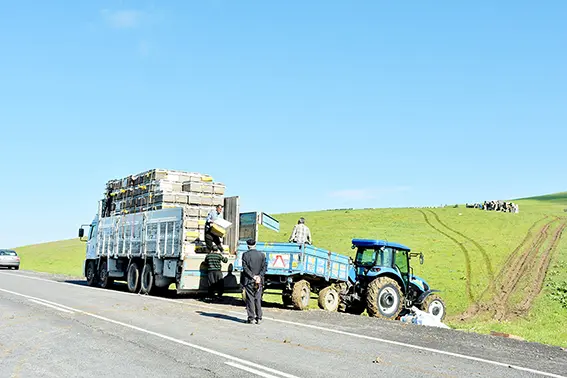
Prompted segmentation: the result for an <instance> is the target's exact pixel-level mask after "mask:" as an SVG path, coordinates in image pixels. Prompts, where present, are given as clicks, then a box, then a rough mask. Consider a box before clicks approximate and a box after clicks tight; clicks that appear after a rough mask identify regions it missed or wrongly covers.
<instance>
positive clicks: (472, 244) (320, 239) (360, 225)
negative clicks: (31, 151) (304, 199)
mask: <svg viewBox="0 0 567 378" xmlns="http://www.w3.org/2000/svg"><path fill="white" fill-rule="evenodd" d="M515 202H517V203H518V204H519V205H520V212H519V213H518V214H511V213H500V212H492V211H482V210H478V209H467V208H465V207H464V206H463V205H460V206H459V207H457V208H454V207H445V208H430V209H414V208H396V209H369V210H333V211H317V212H305V213H294V214H276V215H274V216H275V217H276V218H277V219H278V220H279V221H280V225H281V232H280V233H275V232H272V231H269V230H266V229H263V228H261V233H260V240H264V241H287V238H288V237H289V234H290V232H291V230H292V228H293V225H294V224H295V223H296V222H297V219H298V218H299V217H300V216H304V217H305V218H306V222H307V225H308V226H309V227H310V229H311V231H312V234H313V240H314V244H315V245H317V246H319V247H322V248H326V249H331V250H332V251H335V252H339V253H344V254H347V255H351V256H352V255H353V252H354V251H353V250H351V248H350V246H351V244H350V240H351V239H352V238H378V239H386V240H389V241H396V242H399V243H402V244H405V245H408V246H409V247H411V248H412V249H413V250H414V251H421V252H423V253H424V255H425V263H424V265H419V264H418V263H417V261H416V265H414V269H415V274H417V275H419V276H421V277H423V278H425V279H426V280H427V281H428V282H429V283H430V285H431V286H432V287H434V288H437V289H440V290H442V291H443V292H442V293H441V294H442V297H443V298H444V299H445V302H446V304H447V310H448V315H449V318H448V319H447V323H448V324H449V325H451V326H452V327H454V328H459V329H463V330H470V331H475V332H481V333H488V332H490V331H499V332H508V333H512V334H515V335H518V336H522V337H524V338H526V339H527V340H531V341H539V342H543V343H549V344H555V345H562V346H567V329H565V328H564V327H563V328H561V327H559V326H558V325H559V324H565V323H566V322H567V269H566V268H567V237H563V238H562V237H561V235H562V231H563V227H565V223H566V222H567V212H564V209H565V208H567V192H564V193H558V194H552V195H546V196H541V197H532V198H525V199H521V200H516V201H515ZM17 250H18V252H19V253H20V254H21V256H22V269H31V270H38V271H45V272H53V273H64V274H71V275H78V276H80V273H81V272H80V271H81V267H82V261H83V257H84V243H81V242H79V241H78V240H66V241H61V242H54V243H47V244H41V245H35V246H28V247H22V248H18V249H17ZM270 298H273V297H270Z"/></svg>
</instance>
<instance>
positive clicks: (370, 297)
mask: <svg viewBox="0 0 567 378" xmlns="http://www.w3.org/2000/svg"><path fill="white" fill-rule="evenodd" d="M402 306H403V301H402V290H401V289H400V286H399V285H398V283H397V282H396V281H395V280H393V279H391V278H389V277H378V278H376V279H375V280H374V281H372V282H371V283H370V284H369V285H368V292H367V294H366V308H367V310H368V315H369V316H374V317H377V318H383V319H395V318H396V317H397V316H398V315H399V314H400V312H401V311H402Z"/></svg>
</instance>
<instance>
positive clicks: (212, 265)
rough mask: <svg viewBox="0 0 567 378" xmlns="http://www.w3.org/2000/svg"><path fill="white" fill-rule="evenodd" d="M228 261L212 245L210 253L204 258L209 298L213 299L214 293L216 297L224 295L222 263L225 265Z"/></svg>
mask: <svg viewBox="0 0 567 378" xmlns="http://www.w3.org/2000/svg"><path fill="white" fill-rule="evenodd" d="M227 262H228V259H227V258H226V257H225V256H223V255H221V254H220V253H219V250H218V248H217V246H216V245H213V249H212V251H210V252H209V254H208V255H207V256H206V257H205V263H206V264H207V278H208V279H209V297H210V298H213V297H214V295H215V292H217V293H218V297H219V298H220V297H222V295H223V294H224V280H223V276H222V271H221V270H222V263H225V264H226V263H227Z"/></svg>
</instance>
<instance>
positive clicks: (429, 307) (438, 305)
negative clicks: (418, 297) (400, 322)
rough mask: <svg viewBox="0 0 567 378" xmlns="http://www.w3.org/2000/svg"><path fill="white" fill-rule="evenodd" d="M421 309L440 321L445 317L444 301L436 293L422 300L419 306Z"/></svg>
mask: <svg viewBox="0 0 567 378" xmlns="http://www.w3.org/2000/svg"><path fill="white" fill-rule="evenodd" d="M419 307H420V310H421V311H425V312H427V313H429V314H431V315H433V316H434V317H436V318H437V319H438V320H439V321H440V322H442V321H443V319H445V302H443V300H442V299H441V297H440V296H438V295H437V294H431V295H429V296H428V297H427V298H425V299H424V300H423V303H421V305H420V306H419Z"/></svg>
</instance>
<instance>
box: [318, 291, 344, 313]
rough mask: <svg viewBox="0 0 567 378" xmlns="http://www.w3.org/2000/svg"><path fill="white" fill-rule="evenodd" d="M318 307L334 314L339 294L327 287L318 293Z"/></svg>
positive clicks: (337, 305) (337, 306)
mask: <svg viewBox="0 0 567 378" xmlns="http://www.w3.org/2000/svg"><path fill="white" fill-rule="evenodd" d="M318 302H319V307H320V308H321V309H323V310H325V311H331V312H335V311H337V309H338V308H339V302H340V300H339V292H338V291H337V290H335V288H334V287H332V286H327V287H326V288H324V289H323V290H321V291H320V292H319V301H318Z"/></svg>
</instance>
